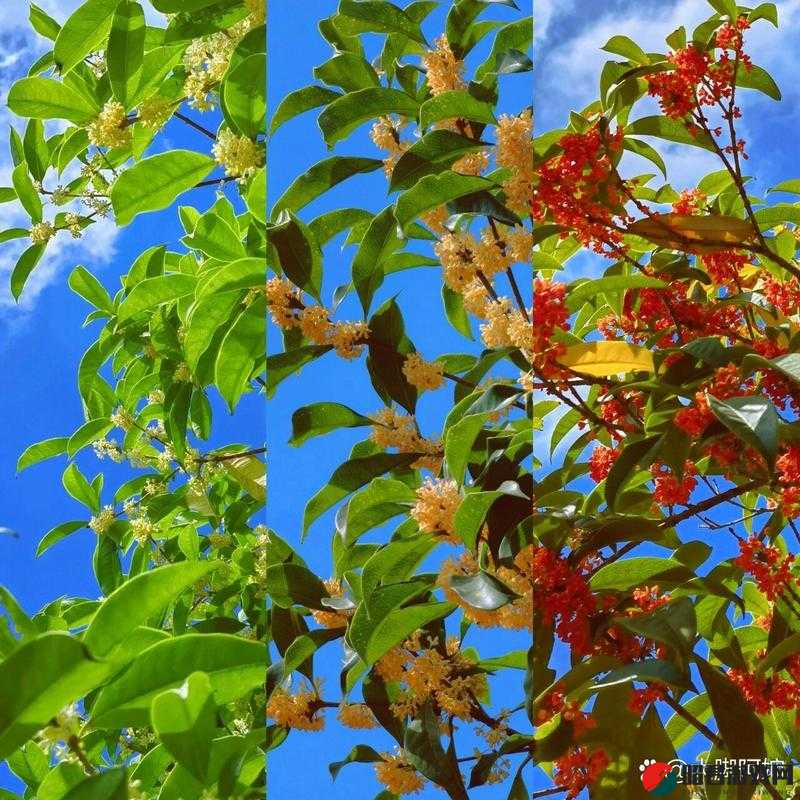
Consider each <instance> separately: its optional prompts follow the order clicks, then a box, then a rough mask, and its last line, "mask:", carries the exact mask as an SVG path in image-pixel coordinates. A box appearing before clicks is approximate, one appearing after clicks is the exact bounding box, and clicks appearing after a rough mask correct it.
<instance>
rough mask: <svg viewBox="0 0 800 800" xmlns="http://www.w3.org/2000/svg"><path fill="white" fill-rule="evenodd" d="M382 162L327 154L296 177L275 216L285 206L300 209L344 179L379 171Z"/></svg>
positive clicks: (281, 198)
mask: <svg viewBox="0 0 800 800" xmlns="http://www.w3.org/2000/svg"><path fill="white" fill-rule="evenodd" d="M382 166H383V161H381V160H380V159H376V158H356V157H352V156H331V157H330V158H324V159H322V161H318V162H317V163H316V164H315V165H314V166H313V167H311V169H309V170H308V171H307V172H305V173H304V174H303V175H301V176H300V177H299V178H297V179H295V180H294V181H293V183H292V184H291V186H289V188H288V189H287V190H286V191H285V192H284V193H283V194H282V195H281V196H280V197H279V198H278V200H277V201H276V203H275V205H274V206H273V208H272V214H271V216H272V219H275V218H276V217H277V216H278V215H279V214H280V212H281V211H284V210H287V211H291V212H294V213H296V212H298V211H300V209H302V208H305V206H307V205H308V204H309V203H310V202H311V201H312V200H315V199H316V198H317V197H319V196H320V195H322V194H324V193H325V192H327V191H328V189H331V188H333V187H334V186H337V185H338V184H340V183H341V182H342V181H345V180H347V179H348V178H350V177H352V176H353V175H363V174H366V173H370V172H375V170H377V169H380V168H381V167H382Z"/></svg>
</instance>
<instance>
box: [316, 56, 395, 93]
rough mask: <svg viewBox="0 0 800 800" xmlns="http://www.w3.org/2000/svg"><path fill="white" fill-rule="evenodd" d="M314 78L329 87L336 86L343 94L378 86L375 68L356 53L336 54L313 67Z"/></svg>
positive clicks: (378, 81) (378, 80)
mask: <svg viewBox="0 0 800 800" xmlns="http://www.w3.org/2000/svg"><path fill="white" fill-rule="evenodd" d="M314 77H315V78H317V79H318V80H321V81H322V82H323V83H327V84H328V85H329V86H338V87H339V88H341V89H344V91H345V92H357V91H358V90H359V89H369V88H370V87H372V86H380V79H379V78H378V73H377V72H375V68H374V67H373V66H372V64H370V63H369V61H367V59H366V58H364V57H363V56H360V55H357V54H356V53H338V54H337V55H335V56H334V57H333V58H330V59H328V60H327V61H326V62H325V63H324V64H320V66H318V67H314Z"/></svg>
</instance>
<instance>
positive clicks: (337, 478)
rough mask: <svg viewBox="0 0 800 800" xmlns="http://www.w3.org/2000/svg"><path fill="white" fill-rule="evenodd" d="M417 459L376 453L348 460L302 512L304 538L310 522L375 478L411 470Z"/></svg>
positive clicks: (397, 454)
mask: <svg viewBox="0 0 800 800" xmlns="http://www.w3.org/2000/svg"><path fill="white" fill-rule="evenodd" d="M416 458H417V457H416V456H415V455H414V454H406V453H376V454H375V455H371V456H363V457H361V458H352V459H350V460H349V461H345V463H344V464H342V465H340V466H339V467H337V468H336V469H335V470H334V472H333V474H332V475H331V477H330V479H329V480H328V482H327V483H326V484H325V486H323V487H322V488H321V489H320V490H319V491H318V492H317V493H316V494H315V495H314V496H313V497H312V498H311V499H310V500H309V501H308V503H307V504H306V508H305V512H304V513H303V536H305V535H306V534H307V533H308V529H309V527H310V526H311V523H313V522H314V521H315V520H317V519H319V517H321V516H322V514H324V513H325V512H326V511H327V510H328V509H329V508H332V507H333V506H334V505H336V503H338V502H339V501H340V500H344V498H345V497H347V496H348V495H349V494H352V493H353V492H355V491H356V490H358V489H360V488H361V487H362V486H366V485H367V484H368V483H369V482H370V481H371V480H372V479H373V478H377V477H378V476H380V475H383V474H384V473H386V472H389V471H390V470H395V469H403V468H405V467H408V466H409V465H410V464H411V462H412V461H415V460H416Z"/></svg>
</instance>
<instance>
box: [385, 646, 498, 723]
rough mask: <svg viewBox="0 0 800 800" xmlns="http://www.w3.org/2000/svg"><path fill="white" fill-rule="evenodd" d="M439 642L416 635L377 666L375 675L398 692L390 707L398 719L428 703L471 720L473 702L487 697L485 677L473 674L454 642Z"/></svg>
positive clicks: (471, 665) (391, 652)
mask: <svg viewBox="0 0 800 800" xmlns="http://www.w3.org/2000/svg"><path fill="white" fill-rule="evenodd" d="M438 645H439V643H438V641H436V640H435V639H430V638H429V637H425V636H423V634H422V632H421V631H418V632H417V633H416V634H415V635H414V636H413V637H412V638H411V639H409V640H407V641H406V642H404V643H403V645H402V646H399V647H395V648H393V649H392V650H390V651H389V652H388V653H387V654H386V655H385V656H384V657H383V658H382V659H381V660H380V661H379V662H378V663H377V665H376V667H375V669H376V672H377V673H378V675H380V676H381V678H383V680H385V681H386V682H387V683H397V684H399V685H400V689H399V692H398V695H397V699H396V700H395V701H394V703H392V713H393V714H394V715H395V716H396V717H397V718H398V719H406V718H407V717H413V716H415V715H416V714H417V713H418V712H419V709H420V708H421V707H422V706H423V705H425V703H427V702H431V703H432V704H433V707H434V708H435V709H436V710H438V711H441V712H444V713H446V714H451V715H453V716H454V717H458V718H459V719H463V720H471V719H472V714H473V711H474V710H475V708H476V698H479V697H483V696H484V695H485V694H486V691H487V688H488V685H487V682H486V675H485V674H484V673H482V672H476V671H475V664H474V663H473V662H472V661H470V660H469V659H468V658H467V657H466V656H465V655H464V654H463V653H462V652H461V650H460V649H459V648H460V643H459V641H458V640H457V639H452V638H451V639H448V641H447V644H446V646H445V647H443V648H440V647H439V646H438Z"/></svg>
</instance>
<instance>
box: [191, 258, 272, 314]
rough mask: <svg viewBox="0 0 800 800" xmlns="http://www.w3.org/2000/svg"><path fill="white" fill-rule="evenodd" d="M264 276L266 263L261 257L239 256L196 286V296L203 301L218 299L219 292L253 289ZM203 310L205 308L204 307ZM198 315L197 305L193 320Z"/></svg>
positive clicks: (259, 283) (261, 282) (262, 280)
mask: <svg viewBox="0 0 800 800" xmlns="http://www.w3.org/2000/svg"><path fill="white" fill-rule="evenodd" d="M265 277H266V265H265V264H264V259H263V258H240V259H237V260H236V261H232V262H231V263H229V264H225V265H224V267H222V268H221V269H218V270H216V272H213V273H212V274H211V275H210V276H208V277H207V278H204V280H203V282H202V283H200V284H199V285H198V287H197V296H198V298H199V299H202V302H203V303H206V302H209V301H211V302H213V301H214V300H215V299H216V300H217V301H219V297H220V295H221V294H224V293H226V292H237V291H239V290H241V289H253V288H255V287H256V286H261V285H262V284H263V283H264V279H265ZM204 310H205V309H204ZM198 314H199V315H200V316H202V314H200V308H199V305H198V306H197V307H196V308H195V310H194V311H193V312H192V315H193V321H194V316H195V315H198Z"/></svg>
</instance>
